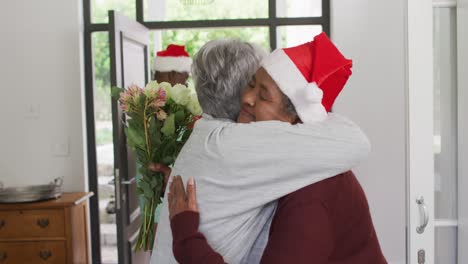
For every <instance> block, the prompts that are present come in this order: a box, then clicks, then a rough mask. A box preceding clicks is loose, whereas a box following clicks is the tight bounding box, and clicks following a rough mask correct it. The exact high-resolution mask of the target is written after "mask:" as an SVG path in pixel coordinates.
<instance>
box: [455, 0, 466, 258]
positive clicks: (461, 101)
mask: <svg viewBox="0 0 468 264" xmlns="http://www.w3.org/2000/svg"><path fill="white" fill-rule="evenodd" d="M456 4H457V25H468V0H458V2H457V3H456ZM457 49H458V50H457V61H458V65H457V68H458V74H457V75H458V84H457V85H458V90H457V92H458V249H459V250H458V263H468V251H466V250H460V249H466V248H468V192H467V191H466V190H468V137H467V136H466V135H468V120H467V119H468V114H467V113H468V103H467V101H468V74H467V73H468V28H467V27H466V26H465V27H462V26H457Z"/></svg>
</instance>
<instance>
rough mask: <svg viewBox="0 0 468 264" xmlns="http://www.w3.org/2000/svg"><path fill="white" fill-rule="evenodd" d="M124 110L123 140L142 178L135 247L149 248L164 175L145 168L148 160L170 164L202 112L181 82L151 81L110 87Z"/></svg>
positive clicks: (139, 186) (139, 187)
mask: <svg viewBox="0 0 468 264" xmlns="http://www.w3.org/2000/svg"><path fill="white" fill-rule="evenodd" d="M112 97H113V98H115V99H116V100H118V101H119V103H120V107H121V109H122V111H123V112H124V113H125V114H126V117H127V118H126V121H127V122H126V128H125V134H126V136H127V144H128V145H129V146H130V147H131V148H132V149H133V151H134V153H135V157H136V160H137V162H138V163H139V165H140V168H139V173H140V175H141V176H142V178H141V179H140V180H139V181H137V192H138V195H139V196H140V200H141V201H142V213H143V217H142V218H143V219H142V223H141V227H140V231H139V235H138V242H137V245H136V250H141V249H143V250H149V249H152V247H153V242H154V222H155V221H154V215H155V209H156V207H157V205H158V204H160V203H161V195H162V193H163V191H164V190H163V184H164V175H163V174H162V173H159V172H153V171H151V170H150V169H149V165H150V164H151V163H162V164H164V165H167V166H170V165H172V164H173V163H174V161H175V159H176V157H177V155H178V154H179V152H180V150H181V149H182V147H183V145H184V144H185V142H186V141H187V139H188V137H189V136H190V133H191V129H192V128H193V123H194V122H195V121H196V120H197V119H198V118H199V116H200V115H201V113H202V110H201V108H200V105H199V103H198V99H197V96H196V94H195V92H193V91H192V90H191V89H189V88H187V87H186V86H184V85H181V84H177V85H174V86H171V85H170V84H169V83H164V82H163V83H158V82H156V81H152V82H150V83H148V84H147V85H146V87H145V88H140V87H138V86H137V85H131V86H130V87H129V88H128V89H123V88H119V87H113V88H112Z"/></svg>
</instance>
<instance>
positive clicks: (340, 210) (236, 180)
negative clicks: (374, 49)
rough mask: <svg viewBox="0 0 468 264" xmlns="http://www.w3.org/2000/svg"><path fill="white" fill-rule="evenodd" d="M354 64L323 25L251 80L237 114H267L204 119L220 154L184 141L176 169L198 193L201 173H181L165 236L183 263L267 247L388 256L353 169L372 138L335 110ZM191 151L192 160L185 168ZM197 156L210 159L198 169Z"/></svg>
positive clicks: (275, 258) (240, 256) (276, 258)
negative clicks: (229, 119)
mask: <svg viewBox="0 0 468 264" xmlns="http://www.w3.org/2000/svg"><path fill="white" fill-rule="evenodd" d="M197 56H198V55H197ZM202 67H203V66H202ZM350 69H351V61H350V60H347V59H345V58H344V57H343V56H342V55H341V53H340V52H339V51H338V50H337V49H336V47H335V46H334V45H333V44H332V43H331V42H330V41H329V39H328V38H327V37H326V36H325V35H324V34H321V35H319V36H317V37H316V38H315V39H314V41H313V42H309V43H306V44H304V45H301V46H298V47H294V48H289V49H281V50H277V51H275V52H273V53H272V54H271V55H270V56H268V57H267V58H266V59H265V60H263V62H262V67H261V68H260V69H259V70H258V71H257V72H256V74H255V76H254V78H253V79H252V80H251V81H250V82H249V83H248V85H246V86H247V88H245V90H244V91H243V94H242V104H241V110H240V114H239V116H238V121H239V122H243V123H249V122H252V121H268V122H260V123H255V122H253V123H251V124H248V125H242V124H239V125H234V124H233V123H228V124H224V125H223V127H221V128H219V127H216V128H214V129H213V130H210V127H209V123H212V122H215V121H212V119H210V117H207V119H206V120H204V119H202V120H201V122H200V123H199V124H198V129H199V130H202V132H203V130H206V129H208V130H209V133H208V134H209V135H208V137H207V138H206V139H201V143H202V145H203V144H204V146H205V147H206V148H208V149H207V150H206V149H205V150H206V151H207V152H208V154H207V156H208V157H209V158H211V160H210V161H211V163H214V164H210V163H209V162H207V163H204V162H203V160H201V159H203V155H204V154H203V151H200V150H197V153H198V155H199V157H195V156H194V155H192V156H190V154H191V152H193V148H196V147H195V146H194V145H191V146H190V142H187V145H189V146H190V147H189V149H188V151H187V153H184V154H187V157H185V158H184V157H179V159H180V163H179V164H177V163H176V165H175V168H174V170H175V172H174V174H179V173H181V172H182V175H184V174H191V175H193V176H195V177H196V178H197V180H196V183H197V188H198V189H199V191H200V193H199V197H198V201H197V197H196V195H195V181H194V179H193V178H190V179H189V180H188V185H187V193H186V192H185V190H184V188H183V183H182V179H181V178H180V177H179V176H176V177H174V179H173V182H172V184H171V186H170V189H169V194H168V210H169V216H168V215H167V214H166V215H164V211H163V215H162V217H163V218H162V219H161V221H162V223H163V224H164V221H166V222H167V220H166V219H165V218H164V217H168V218H169V217H170V219H171V226H172V238H173V240H172V239H171V240H170V241H165V242H169V244H170V245H172V246H173V250H174V251H173V252H174V256H175V258H176V259H177V261H178V262H179V263H182V264H184V263H208V264H209V263H213V264H215V263H225V262H227V263H258V262H259V261H260V257H261V262H262V263H376V264H381V263H386V261H385V258H384V257H383V255H382V252H381V250H380V246H379V243H378V240H377V237H376V235H375V231H374V227H373V224H372V219H371V217H370V213H369V208H368V205H367V201H366V198H365V195H364V192H363V191H362V188H361V187H360V185H359V183H358V182H357V180H356V178H355V176H354V175H353V173H352V172H349V171H348V170H349V169H350V168H352V167H353V166H354V165H356V164H357V163H358V162H359V161H360V160H362V158H364V156H366V155H363V156H362V154H363V153H364V152H367V151H368V147H369V146H368V143H366V139H365V137H364V141H362V134H359V133H361V132H359V131H360V130H359V129H358V128H357V130H356V127H355V125H354V124H353V123H351V122H350V121H349V120H347V119H344V118H342V117H340V116H338V115H336V114H330V113H329V111H330V110H331V107H332V105H333V103H334V101H335V99H336V97H337V96H338V94H339V93H340V91H341V89H342V88H343V86H344V84H345V83H346V81H347V79H348V77H349V76H350V75H351V70H350ZM197 78H200V76H198V77H197V76H195V79H197ZM196 87H197V85H196ZM199 89H200V87H198V88H197V92H199ZM200 96H201V97H203V96H205V94H204V91H201V93H199V97H200ZM200 101H201V102H202V100H200ZM202 107H203V104H202ZM204 110H205V108H204ZM273 120H275V121H273ZM278 121H281V122H278ZM298 123H301V124H298ZM196 129H197V126H196V127H195V129H194V134H192V137H193V136H194V137H193V138H194V140H196V141H199V140H200V138H199V135H197V132H196ZM311 131H314V132H313V133H310V132H311ZM283 132H284V133H283ZM227 137H229V138H227ZM354 143H356V144H357V145H353V144H354ZM210 144H211V145H212V146H210ZM243 144H247V145H249V144H250V149H249V148H248V147H249V146H244V145H243ZM340 144H341V145H340ZM366 144H367V145H366ZM187 145H186V146H187ZM345 149H346V150H345ZM190 158H192V159H195V160H196V161H195V164H194V167H191V170H184V169H183V168H182V169H181V168H178V167H184V166H187V163H189V162H191V161H190ZM218 159H219V160H218ZM192 162H193V161H192ZM196 165H198V166H199V167H201V168H202V169H206V168H205V166H212V168H210V171H208V172H205V174H204V175H197V173H200V171H201V169H200V168H197V167H196ZM213 166H214V167H213ZM337 174H338V175H337ZM191 175H185V176H186V177H188V176H191ZM335 175H336V176H335ZM333 176H334V177H333ZM278 199H279V200H278ZM198 205H200V208H198ZM166 206H167V202H166ZM200 209H201V214H200V213H199V210H200ZM200 215H201V219H200ZM273 215H274V217H273ZM199 225H200V228H201V230H202V231H203V233H204V234H205V235H206V238H205V236H204V235H203V234H202V233H200V232H199V231H198V228H199ZM163 229H164V225H163ZM160 231H163V234H162V236H160ZM157 239H158V241H159V243H157V244H156V245H155V249H154V251H153V254H156V255H158V256H159V257H160V258H159V259H160V260H161V259H164V258H162V256H163V255H168V254H169V253H172V252H165V251H164V250H165V248H164V247H158V244H159V245H164V243H162V240H167V239H168V238H167V237H164V230H158V235H157ZM252 239H253V240H252ZM158 241H157V242H158ZM208 242H209V243H208ZM209 244H211V246H213V248H214V249H216V251H218V252H219V253H218V252H215V250H214V249H213V248H212V247H210V245H209ZM263 249H264V250H263ZM262 253H263V256H262ZM169 259H170V258H169ZM169 259H167V260H169ZM155 263H157V262H156V261H155ZM160 263H162V262H160ZM164 263H173V261H170V260H169V261H168V262H164Z"/></svg>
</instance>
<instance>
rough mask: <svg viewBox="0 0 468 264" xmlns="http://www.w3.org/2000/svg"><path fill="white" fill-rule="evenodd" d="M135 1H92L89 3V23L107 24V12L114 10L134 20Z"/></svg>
mask: <svg viewBox="0 0 468 264" xmlns="http://www.w3.org/2000/svg"><path fill="white" fill-rule="evenodd" d="M135 3H136V1H135V0H92V1H91V22H92V23H107V22H108V21H109V18H108V12H109V10H115V11H118V12H120V13H122V14H123V15H125V16H127V17H129V18H133V19H135V17H136V16H135V13H136V6H135Z"/></svg>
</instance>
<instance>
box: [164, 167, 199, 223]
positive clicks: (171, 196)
mask: <svg viewBox="0 0 468 264" xmlns="http://www.w3.org/2000/svg"><path fill="white" fill-rule="evenodd" d="M167 198H168V202H169V217H170V219H172V218H173V217H174V216H176V215H177V214H180V213H183V212H186V211H191V212H197V213H198V204H197V191H196V186H195V181H194V179H193V177H190V178H189V180H188V181H187V192H186V191H185V189H184V183H183V181H182V177H180V176H174V178H173V179H172V182H171V183H170V186H169V193H168V194H167Z"/></svg>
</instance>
